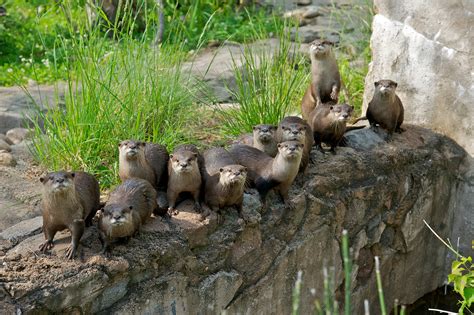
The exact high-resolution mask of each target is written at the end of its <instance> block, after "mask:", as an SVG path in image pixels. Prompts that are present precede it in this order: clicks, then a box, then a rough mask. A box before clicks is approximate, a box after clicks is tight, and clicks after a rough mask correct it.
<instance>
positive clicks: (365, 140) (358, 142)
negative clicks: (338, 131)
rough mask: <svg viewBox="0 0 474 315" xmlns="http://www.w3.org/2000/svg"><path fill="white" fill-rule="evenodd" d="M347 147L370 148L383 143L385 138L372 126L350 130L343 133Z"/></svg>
mask: <svg viewBox="0 0 474 315" xmlns="http://www.w3.org/2000/svg"><path fill="white" fill-rule="evenodd" d="M344 138H345V139H346V143H347V146H348V147H351V148H354V149H356V150H370V149H372V148H373V147H375V146H377V145H379V144H381V143H385V140H384V139H383V138H382V137H381V136H380V135H379V134H378V133H376V132H375V131H374V130H373V129H372V128H364V129H358V130H352V131H349V132H347V133H346V134H345V135H344Z"/></svg>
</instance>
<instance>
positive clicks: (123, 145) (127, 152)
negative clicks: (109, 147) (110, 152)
mask: <svg viewBox="0 0 474 315" xmlns="http://www.w3.org/2000/svg"><path fill="white" fill-rule="evenodd" d="M145 145H146V143H145V142H142V141H134V140H124V141H122V142H120V143H119V154H120V156H121V157H125V158H126V159H127V160H135V159H137V158H138V156H139V155H140V153H141V152H144V150H145Z"/></svg>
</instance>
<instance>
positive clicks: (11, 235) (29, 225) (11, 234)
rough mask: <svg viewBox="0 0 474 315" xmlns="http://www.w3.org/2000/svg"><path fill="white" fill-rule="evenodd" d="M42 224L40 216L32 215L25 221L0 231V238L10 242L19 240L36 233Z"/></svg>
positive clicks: (14, 242)
mask: <svg viewBox="0 0 474 315" xmlns="http://www.w3.org/2000/svg"><path fill="white" fill-rule="evenodd" d="M42 226H43V218H42V217H40V216H39V217H34V218H32V219H28V220H25V221H21V222H20V223H17V224H15V225H13V226H11V227H9V228H7V229H5V230H3V231H2V232H1V233H0V238H1V239H4V240H8V241H10V242H11V243H12V244H16V243H18V242H21V241H22V240H24V239H25V238H27V237H29V236H31V235H33V234H37V233H39V232H40V231H41V227H42Z"/></svg>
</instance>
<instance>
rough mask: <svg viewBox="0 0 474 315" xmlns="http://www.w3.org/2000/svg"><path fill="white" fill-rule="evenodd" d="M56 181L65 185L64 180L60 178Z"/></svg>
mask: <svg viewBox="0 0 474 315" xmlns="http://www.w3.org/2000/svg"><path fill="white" fill-rule="evenodd" d="M56 181H57V182H58V183H64V178H58V179H56Z"/></svg>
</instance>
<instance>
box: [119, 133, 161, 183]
mask: <svg viewBox="0 0 474 315" xmlns="http://www.w3.org/2000/svg"><path fill="white" fill-rule="evenodd" d="M168 159H169V157H168V152H167V151H166V148H165V147H164V146H162V145H160V144H155V143H145V142H142V141H134V140H124V141H122V142H120V144H119V176H120V179H121V180H122V182H123V181H125V180H127V179H129V178H132V177H135V178H142V179H144V180H147V181H148V182H149V183H150V184H151V185H152V186H153V187H154V188H155V189H158V187H163V188H164V187H166V179H167V172H166V171H167V169H166V168H167V164H168Z"/></svg>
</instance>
